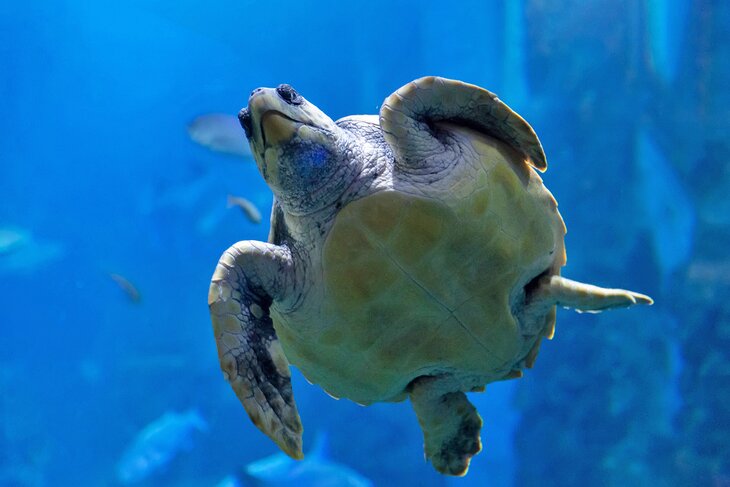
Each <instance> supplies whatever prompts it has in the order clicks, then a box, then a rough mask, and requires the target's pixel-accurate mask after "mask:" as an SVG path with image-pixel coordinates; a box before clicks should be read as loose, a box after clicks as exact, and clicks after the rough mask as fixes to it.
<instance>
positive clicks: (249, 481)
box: [217, 434, 373, 487]
mask: <svg viewBox="0 0 730 487" xmlns="http://www.w3.org/2000/svg"><path fill="white" fill-rule="evenodd" d="M326 450H327V436H326V435H325V434H320V435H319V436H318V437H317V441H316V442H315V446H314V447H313V448H312V450H311V451H309V452H308V453H307V455H306V456H305V457H304V460H298V461H297V460H292V459H291V458H289V457H288V456H286V455H285V454H284V453H275V454H274V455H271V456H268V457H266V458H262V459H261V460H257V461H255V462H253V463H251V464H249V465H247V466H246V467H245V468H244V469H243V471H242V472H240V473H239V474H237V475H229V476H228V477H226V478H225V479H223V480H222V481H221V482H220V483H219V484H218V486H217V487H245V486H250V485H260V486H269V487H275V486H280V487H287V486H292V487H294V486H296V487H372V486H373V483H372V482H371V481H370V480H368V479H366V478H365V477H363V476H362V475H360V474H359V473H357V472H355V471H354V470H352V469H351V468H349V467H346V466H344V465H342V464H339V463H336V462H333V461H332V460H330V459H329V458H328V453H327V451H326Z"/></svg>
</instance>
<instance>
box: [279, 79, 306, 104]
mask: <svg viewBox="0 0 730 487" xmlns="http://www.w3.org/2000/svg"><path fill="white" fill-rule="evenodd" d="M276 92H277V93H278V94H279V96H280V97H281V99H282V100H284V101H285V102H287V103H288V104H289V105H301V104H302V103H303V102H304V98H302V97H301V96H300V95H299V93H297V91H296V90H295V89H294V88H292V87H291V85H286V84H284V85H279V86H277V87H276Z"/></svg>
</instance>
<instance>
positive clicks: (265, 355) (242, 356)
mask: <svg viewBox="0 0 730 487" xmlns="http://www.w3.org/2000/svg"><path fill="white" fill-rule="evenodd" d="M291 276H292V259H291V254H290V253H289V250H288V249H287V248H286V247H284V246H278V245H273V244H268V243H263V242H254V241H245V242H238V243H237V244H235V245H233V246H232V247H231V248H229V249H228V250H226V251H225V253H224V254H223V256H222V257H221V259H220V261H219V262H218V266H217V267H216V269H215V273H214V274H213V279H212V281H211V284H210V291H209V293H208V305H209V306H210V316H211V319H212V321H213V331H214V333H215V339H216V344H217V345H218V358H219V359H220V362H221V368H222V369H223V373H224V375H225V377H226V380H228V382H229V383H230V384H231V386H232V387H233V390H234V391H235V392H236V395H237V396H238V399H239V400H240V401H241V403H243V407H244V408H245V409H246V412H247V413H248V415H249V416H250V417H251V420H252V421H253V422H254V424H255V425H256V426H257V427H258V428H259V429H260V430H261V431H263V432H264V433H266V434H267V435H268V436H269V437H270V438H271V439H272V440H274V441H275V442H276V443H277V444H278V445H279V447H280V448H281V449H282V450H283V451H284V452H286V453H287V454H288V455H289V456H291V457H293V458H297V459H301V458H303V456H304V455H303V453H302V424H301V421H300V419H299V413H298V411H297V407H296V404H295V403H294V396H293V393H292V386H291V373H290V371H289V362H288V360H287V359H286V356H285V355H284V352H283V350H282V349H281V345H280V344H279V340H278V338H277V337H276V332H275V330H274V327H273V323H272V321H271V318H270V316H269V307H270V306H271V303H272V302H273V301H274V300H276V299H277V298H279V297H281V296H282V295H283V294H284V293H285V291H286V290H287V288H288V286H291V281H292V279H291Z"/></svg>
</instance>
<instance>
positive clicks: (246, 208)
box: [228, 194, 261, 224]
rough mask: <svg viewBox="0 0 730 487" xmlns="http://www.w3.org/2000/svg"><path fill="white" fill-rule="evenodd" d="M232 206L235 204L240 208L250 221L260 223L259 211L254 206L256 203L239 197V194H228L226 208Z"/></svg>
mask: <svg viewBox="0 0 730 487" xmlns="http://www.w3.org/2000/svg"><path fill="white" fill-rule="evenodd" d="M234 206H237V207H239V208H240V209H241V211H242V212H243V214H244V215H246V218H248V221H250V222H251V223H257V224H258V223H261V212H260V211H259V210H258V208H256V205H254V204H253V203H251V202H250V201H249V200H247V199H246V198H241V197H240V196H233V195H230V194H229V195H228V208H233V207H234Z"/></svg>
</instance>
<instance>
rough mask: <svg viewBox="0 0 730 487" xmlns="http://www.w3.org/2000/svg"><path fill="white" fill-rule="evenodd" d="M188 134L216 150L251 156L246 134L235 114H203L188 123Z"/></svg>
mask: <svg viewBox="0 0 730 487" xmlns="http://www.w3.org/2000/svg"><path fill="white" fill-rule="evenodd" d="M188 135H189V136H190V138H191V139H193V141H195V142H197V143H198V144H200V145H202V146H204V147H207V148H208V149H211V150H214V151H216V152H222V153H224V154H230V155H234V156H240V157H249V158H250V157H251V151H250V150H249V146H248V141H247V140H246V135H245V134H244V132H243V129H242V128H241V124H240V122H239V121H238V118H237V117H235V116H234V115H227V114H224V113H210V114H207V115H201V116H199V117H198V118H196V119H195V120H193V121H192V122H190V123H189V124H188Z"/></svg>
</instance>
